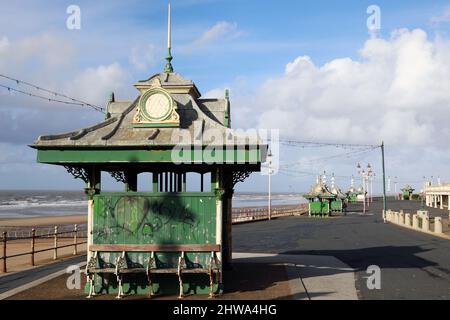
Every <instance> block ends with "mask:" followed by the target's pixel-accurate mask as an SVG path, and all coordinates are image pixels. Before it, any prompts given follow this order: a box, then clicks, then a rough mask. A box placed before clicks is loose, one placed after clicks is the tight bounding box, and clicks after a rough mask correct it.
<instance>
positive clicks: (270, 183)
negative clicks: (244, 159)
mask: <svg viewBox="0 0 450 320" xmlns="http://www.w3.org/2000/svg"><path fill="white" fill-rule="evenodd" d="M267 159H268V160H269V203H268V216H269V220H271V219H272V173H273V171H272V151H271V150H270V149H269V153H268V154H267Z"/></svg>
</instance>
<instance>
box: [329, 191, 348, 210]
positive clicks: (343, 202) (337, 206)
mask: <svg viewBox="0 0 450 320" xmlns="http://www.w3.org/2000/svg"><path fill="white" fill-rule="evenodd" d="M330 192H331V193H332V194H334V195H335V196H336V198H335V199H334V200H333V201H331V208H330V209H331V212H332V213H333V212H334V213H342V212H343V210H344V208H345V207H346V206H347V195H346V194H344V193H343V192H342V191H341V189H340V188H339V187H337V186H334V187H332V188H331V190H330Z"/></svg>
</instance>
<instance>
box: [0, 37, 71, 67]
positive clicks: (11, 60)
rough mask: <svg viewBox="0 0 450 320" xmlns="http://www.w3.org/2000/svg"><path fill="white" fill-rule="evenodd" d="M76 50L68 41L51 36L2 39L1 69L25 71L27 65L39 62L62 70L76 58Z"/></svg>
mask: <svg viewBox="0 0 450 320" xmlns="http://www.w3.org/2000/svg"><path fill="white" fill-rule="evenodd" d="M75 53H76V52H75V48H74V46H73V45H72V43H71V42H70V41H68V40H67V39H65V38H63V37H60V36H57V35H51V34H40V35H35V36H30V37H24V38H20V39H17V40H14V41H11V40H10V39H8V38H7V37H2V39H1V41H0V67H1V68H2V69H3V70H5V69H9V68H11V69H15V71H16V72H17V68H22V69H24V68H25V67H29V65H28V64H26V63H33V62H39V63H43V64H44V65H45V67H47V68H60V67H61V66H63V65H67V64H68V63H70V62H71V61H72V60H73V58H74V57H75Z"/></svg>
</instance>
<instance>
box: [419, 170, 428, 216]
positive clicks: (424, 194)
mask: <svg viewBox="0 0 450 320" xmlns="http://www.w3.org/2000/svg"><path fill="white" fill-rule="evenodd" d="M426 181H427V178H426V177H425V176H423V190H422V201H421V203H420V207H421V208H422V210H424V203H423V202H424V198H425V197H426V193H425V188H426V185H427V182H426Z"/></svg>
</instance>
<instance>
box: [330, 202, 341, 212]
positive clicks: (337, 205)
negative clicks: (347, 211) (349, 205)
mask: <svg viewBox="0 0 450 320" xmlns="http://www.w3.org/2000/svg"><path fill="white" fill-rule="evenodd" d="M331 212H342V200H340V199H338V200H334V201H332V202H331Z"/></svg>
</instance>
